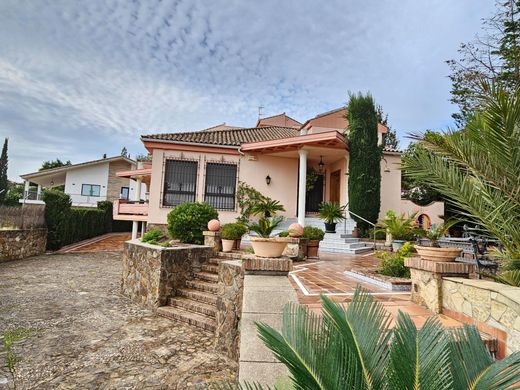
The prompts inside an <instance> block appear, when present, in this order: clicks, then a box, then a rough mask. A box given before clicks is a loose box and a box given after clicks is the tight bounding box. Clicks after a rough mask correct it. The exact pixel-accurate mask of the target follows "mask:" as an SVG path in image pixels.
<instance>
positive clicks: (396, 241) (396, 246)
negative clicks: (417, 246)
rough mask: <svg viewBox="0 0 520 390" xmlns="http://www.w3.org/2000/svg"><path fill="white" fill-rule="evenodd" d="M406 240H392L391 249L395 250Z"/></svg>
mask: <svg viewBox="0 0 520 390" xmlns="http://www.w3.org/2000/svg"><path fill="white" fill-rule="evenodd" d="M405 242H406V241H405V240H392V250H393V251H394V252H397V251H398V250H399V249H401V248H402V247H403V245H404V243H405Z"/></svg>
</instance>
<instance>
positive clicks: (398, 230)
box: [378, 210, 419, 251]
mask: <svg viewBox="0 0 520 390" xmlns="http://www.w3.org/2000/svg"><path fill="white" fill-rule="evenodd" d="M415 215H416V213H413V214H411V215H410V216H408V217H406V216H405V213H401V214H400V215H397V214H396V213H395V212H394V211H393V210H388V211H387V212H386V215H385V220H384V221H383V222H381V223H379V225H378V226H379V227H380V229H379V231H381V232H385V233H386V234H389V235H391V236H392V250H393V251H397V250H399V249H400V248H401V247H402V246H403V244H404V243H405V242H406V241H412V240H413V238H414V234H416V233H418V232H419V229H418V228H417V227H416V226H415Z"/></svg>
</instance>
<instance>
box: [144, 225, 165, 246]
mask: <svg viewBox="0 0 520 390" xmlns="http://www.w3.org/2000/svg"><path fill="white" fill-rule="evenodd" d="M163 238H164V233H163V232H162V230H161V229H157V228H155V229H150V230H148V231H147V232H146V233H145V234H143V238H142V239H141V241H142V242H148V243H152V242H159V241H160V240H161V239H163Z"/></svg>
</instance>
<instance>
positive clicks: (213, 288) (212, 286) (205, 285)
mask: <svg viewBox="0 0 520 390" xmlns="http://www.w3.org/2000/svg"><path fill="white" fill-rule="evenodd" d="M186 287H188V288H191V289H194V290H199V291H205V292H210V293H216V292H217V291H218V284H216V283H210V282H202V281H200V280H187V281H186Z"/></svg>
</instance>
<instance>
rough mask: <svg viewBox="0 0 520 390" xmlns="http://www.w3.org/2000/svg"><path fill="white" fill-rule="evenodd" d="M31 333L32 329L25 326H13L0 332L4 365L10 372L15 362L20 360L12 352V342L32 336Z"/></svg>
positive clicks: (12, 371) (13, 369)
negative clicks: (0, 333)
mask: <svg viewBox="0 0 520 390" xmlns="http://www.w3.org/2000/svg"><path fill="white" fill-rule="evenodd" d="M33 333H34V331H33V330H31V329H26V328H14V329H11V330H7V331H5V332H3V333H2V339H3V344H4V348H3V349H4V351H5V361H6V366H7V368H8V369H9V371H11V373H14V371H15V369H16V364H17V363H18V362H19V361H20V360H21V358H20V357H19V356H16V355H15V354H14V352H13V344H14V343H16V342H17V341H21V340H23V339H25V338H27V337H30V336H32V334H33Z"/></svg>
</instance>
